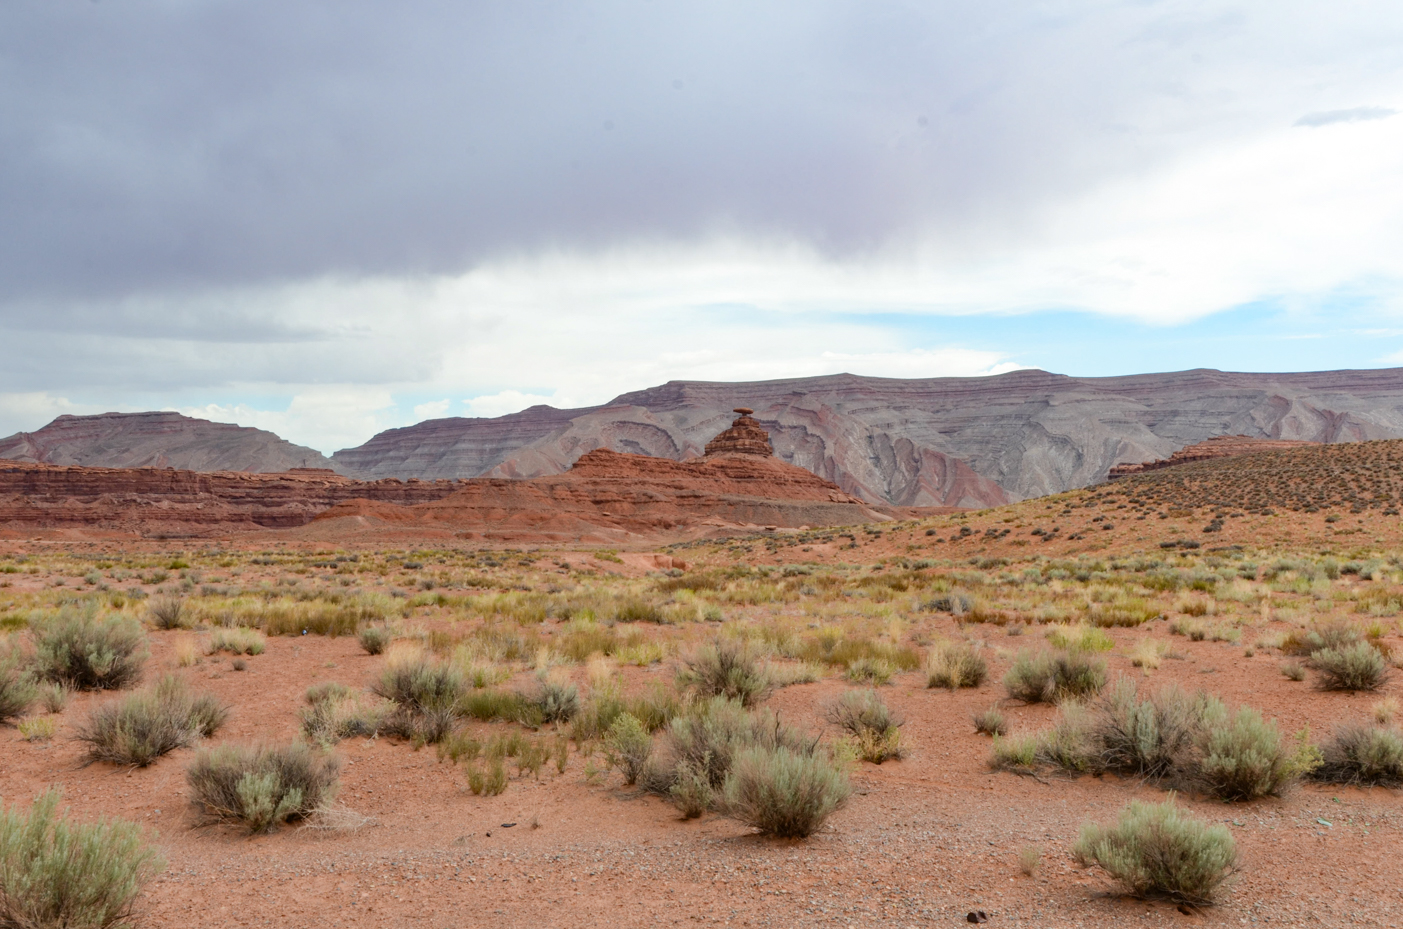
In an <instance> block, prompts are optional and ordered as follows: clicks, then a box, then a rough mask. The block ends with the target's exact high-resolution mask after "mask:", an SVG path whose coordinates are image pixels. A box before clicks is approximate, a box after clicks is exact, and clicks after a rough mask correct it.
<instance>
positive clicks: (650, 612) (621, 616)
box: [614, 597, 667, 623]
mask: <svg viewBox="0 0 1403 929" xmlns="http://www.w3.org/2000/svg"><path fill="white" fill-rule="evenodd" d="M614 620H615V622H621V623H664V622H667V618H666V617H665V616H664V615H663V611H662V609H661V608H660V607H659V606H658V605H657V604H656V603H654V602H653V601H651V600H644V599H642V598H641V597H630V598H629V599H626V600H624V601H623V602H621V603H620V604H618V606H616V607H615V608H614Z"/></svg>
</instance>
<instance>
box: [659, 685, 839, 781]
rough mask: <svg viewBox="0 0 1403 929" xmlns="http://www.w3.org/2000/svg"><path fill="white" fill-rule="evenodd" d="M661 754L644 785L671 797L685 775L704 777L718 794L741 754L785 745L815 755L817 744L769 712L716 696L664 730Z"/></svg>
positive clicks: (675, 720)
mask: <svg viewBox="0 0 1403 929" xmlns="http://www.w3.org/2000/svg"><path fill="white" fill-rule="evenodd" d="M660 742H661V744H660V746H659V747H660V749H661V750H660V751H658V752H655V753H654V755H653V757H652V759H650V761H649V763H648V765H647V767H646V769H645V770H644V772H643V774H642V776H641V777H640V780H641V782H642V784H643V786H644V787H645V788H646V789H648V790H650V791H652V792H654V793H658V794H663V795H665V796H667V795H672V793H673V791H672V788H673V786H674V785H675V784H676V783H677V782H678V780H679V779H680V778H681V777H682V776H683V775H684V774H688V773H690V774H694V775H696V776H699V777H704V778H705V779H706V781H707V783H708V784H709V785H710V787H711V789H712V790H713V791H719V790H720V789H721V787H722V785H723V784H724V783H725V780H726V775H727V774H728V773H729V772H730V769H731V764H732V762H733V760H734V759H735V757H736V755H737V754H738V753H739V752H740V751H741V750H743V749H746V748H751V747H755V746H760V747H767V748H773V747H776V746H784V747H786V748H790V749H793V750H795V751H800V752H812V751H814V750H815V748H816V746H817V743H816V742H814V741H812V740H809V739H806V738H805V737H804V736H803V735H802V734H801V733H799V732H797V731H795V730H794V729H791V728H789V727H788V726H785V725H783V724H781V723H780V721H779V719H778V718H777V717H776V716H775V715H774V714H773V713H769V712H763V711H761V712H751V711H749V710H747V709H746V708H745V706H744V704H742V703H741V702H740V701H739V700H730V699H727V698H726V697H712V698H711V699H710V700H706V701H703V702H701V703H699V704H696V705H695V706H693V707H691V708H690V709H689V710H688V712H686V713H684V714H683V715H681V716H678V717H676V718H674V719H673V720H672V721H671V722H670V723H668V725H667V728H666V729H664V730H663V735H662V738H661V740H660Z"/></svg>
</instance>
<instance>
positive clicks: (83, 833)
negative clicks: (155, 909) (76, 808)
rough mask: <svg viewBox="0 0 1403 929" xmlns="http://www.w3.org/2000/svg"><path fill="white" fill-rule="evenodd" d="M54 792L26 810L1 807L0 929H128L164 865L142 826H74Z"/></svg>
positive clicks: (105, 823)
mask: <svg viewBox="0 0 1403 929" xmlns="http://www.w3.org/2000/svg"><path fill="white" fill-rule="evenodd" d="M60 799H61V795H60V792H59V791H58V790H57V789H56V788H52V789H50V790H48V791H46V792H45V793H43V794H41V795H40V796H39V797H38V798H36V799H35V801H34V803H33V804H32V805H31V806H30V807H29V809H27V810H21V809H20V807H19V805H18V804H16V805H14V806H11V807H8V808H5V809H3V810H0V926H6V927H15V929H47V927H54V929H60V927H61V929H108V927H116V926H121V925H128V924H129V923H130V920H131V917H132V905H133V904H134V903H135V901H136V898H137V896H138V895H139V894H140V893H141V889H142V887H143V886H144V885H145V884H146V882H147V881H149V880H150V879H151V878H152V877H154V876H155V875H156V874H157V873H158V872H160V871H161V870H162V869H163V868H164V867H165V863H164V862H163V861H162V860H161V858H160V856H159V855H157V854H156V853H155V852H154V851H152V850H151V849H150V847H148V846H147V844H146V842H145V839H144V837H143V835H142V832H141V829H140V828H139V827H138V826H136V825H135V824H134V823H128V822H122V821H120V820H115V821H108V820H99V821H98V822H95V823H76V822H73V821H71V820H70V819H69V818H68V815H67V811H66V810H64V811H62V812H60V811H59V807H58V805H59V801H60Z"/></svg>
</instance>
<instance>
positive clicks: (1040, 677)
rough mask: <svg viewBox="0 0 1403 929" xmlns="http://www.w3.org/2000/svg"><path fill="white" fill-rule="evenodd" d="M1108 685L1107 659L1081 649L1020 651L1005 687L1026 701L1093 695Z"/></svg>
mask: <svg viewBox="0 0 1403 929" xmlns="http://www.w3.org/2000/svg"><path fill="white" fill-rule="evenodd" d="M1104 686H1106V663H1105V662H1104V661H1102V660H1100V659H1099V658H1092V657H1091V656H1089V655H1086V654H1084V653H1081V652H1038V653H1037V654H1028V653H1027V652H1021V653H1019V655H1018V657H1017V658H1015V659H1014V662H1013V666H1012V667H1011V668H1009V670H1008V674H1006V675H1004V687H1005V689H1007V691H1008V695H1009V696H1010V697H1013V698H1014V699H1016V700H1022V701H1024V702H1025V703H1059V702H1061V701H1063V700H1069V699H1079V698H1083V697H1089V696H1092V695H1094V694H1096V693H1098V692H1099V691H1100V690H1101V688H1102V687H1104Z"/></svg>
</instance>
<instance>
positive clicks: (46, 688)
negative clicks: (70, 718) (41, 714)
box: [39, 681, 72, 713]
mask: <svg viewBox="0 0 1403 929" xmlns="http://www.w3.org/2000/svg"><path fill="white" fill-rule="evenodd" d="M71 695H72V691H70V690H69V689H68V687H67V686H65V685H63V684H60V683H58V682H57V681H45V682H44V683H42V684H40V685H39V702H40V703H42V704H44V709H45V711H47V712H49V713H62V712H63V711H64V709H65V708H66V707H67V706H68V698H69V696H71Z"/></svg>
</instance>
